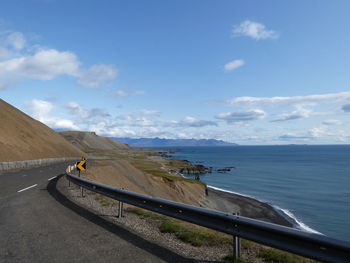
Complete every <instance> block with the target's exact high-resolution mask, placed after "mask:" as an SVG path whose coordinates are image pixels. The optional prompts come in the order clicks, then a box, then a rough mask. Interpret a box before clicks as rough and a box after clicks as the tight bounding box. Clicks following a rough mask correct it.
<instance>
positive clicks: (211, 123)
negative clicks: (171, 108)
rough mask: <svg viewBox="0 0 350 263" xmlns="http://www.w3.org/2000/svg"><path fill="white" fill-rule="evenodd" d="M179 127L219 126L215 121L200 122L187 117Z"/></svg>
mask: <svg viewBox="0 0 350 263" xmlns="http://www.w3.org/2000/svg"><path fill="white" fill-rule="evenodd" d="M178 125H179V126H185V127H197V128H199V127H204V126H217V125H218V124H217V123H216V122H215V121H206V120H198V119H196V118H194V117H191V116H187V117H185V118H184V119H183V120H181V121H180V122H178Z"/></svg>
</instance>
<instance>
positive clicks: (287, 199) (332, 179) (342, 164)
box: [158, 145, 350, 242]
mask: <svg viewBox="0 0 350 263" xmlns="http://www.w3.org/2000/svg"><path fill="white" fill-rule="evenodd" d="M158 148H159V147H158ZM166 149H170V150H176V152H175V153H173V154H172V156H173V158H177V159H183V160H188V161H190V162H192V163H194V164H201V165H204V166H206V167H212V168H213V172H212V173H208V174H204V175H202V176H201V177H200V180H202V181H203V182H205V183H207V185H208V186H209V187H213V188H216V189H221V190H222V191H228V192H232V193H236V194H237V193H238V194H241V195H246V196H249V197H253V198H255V199H258V200H260V201H263V202H266V203H269V204H270V205H272V206H274V207H275V208H276V209H277V210H279V211H280V212H281V213H284V215H285V216H288V217H289V219H290V220H292V221H293V222H294V223H295V225H296V226H297V227H298V228H300V229H302V230H304V231H307V232H312V233H319V234H322V235H326V236H329V237H332V238H336V239H340V240H344V241H348V242H349V241H350V145H284V146H225V147H223V146H220V147H166ZM225 167H235V168H232V169H231V171H229V172H225V173H220V172H218V171H217V169H222V168H225Z"/></svg>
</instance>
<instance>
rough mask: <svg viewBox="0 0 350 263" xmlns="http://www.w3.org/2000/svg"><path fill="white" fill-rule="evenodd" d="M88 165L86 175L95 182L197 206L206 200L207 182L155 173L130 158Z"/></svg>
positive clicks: (100, 161) (99, 161)
mask: <svg viewBox="0 0 350 263" xmlns="http://www.w3.org/2000/svg"><path fill="white" fill-rule="evenodd" d="M88 161H89V160H88ZM88 164H89V166H88V169H87V171H86V172H84V173H83V174H82V176H83V177H85V178H88V179H89V180H92V181H95V182H100V183H103V184H107V185H111V186H115V187H119V188H124V189H125V190H129V191H133V192H138V193H142V194H147V195H149V196H153V197H160V198H164V199H168V200H173V201H176V202H181V203H186V204H192V205H197V206H200V205H203V204H204V203H203V202H205V195H204V187H203V185H200V184H197V183H189V182H185V181H180V180H175V181H174V180H169V179H167V178H164V177H160V176H153V175H150V174H147V173H144V172H142V171H141V170H139V169H137V168H135V167H134V166H132V165H131V164H130V163H129V162H128V161H127V160H94V161H89V163H88Z"/></svg>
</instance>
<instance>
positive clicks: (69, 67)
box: [0, 49, 79, 80]
mask: <svg viewBox="0 0 350 263" xmlns="http://www.w3.org/2000/svg"><path fill="white" fill-rule="evenodd" d="M78 70H79V61H78V59H77V57H76V56H75V54H73V53H71V52H66V51H65V52H60V51H57V50H55V49H48V50H41V51H39V52H37V53H35V54H34V55H33V56H25V57H19V58H13V59H10V60H6V61H2V62H0V79H1V78H3V77H6V78H8V77H9V76H10V77H12V78H14V79H23V78H31V79H40V80H50V79H53V78H55V77H57V76H59V75H63V74H67V75H71V76H77V75H78Z"/></svg>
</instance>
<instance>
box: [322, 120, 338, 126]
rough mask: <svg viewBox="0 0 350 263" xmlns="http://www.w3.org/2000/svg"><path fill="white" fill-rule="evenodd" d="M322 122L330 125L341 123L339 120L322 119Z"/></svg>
mask: <svg viewBox="0 0 350 263" xmlns="http://www.w3.org/2000/svg"><path fill="white" fill-rule="evenodd" d="M322 124H324V125H329V126H331V125H340V124H342V122H341V121H340V120H324V121H323V122H322Z"/></svg>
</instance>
